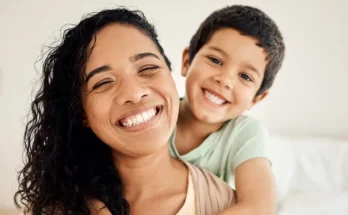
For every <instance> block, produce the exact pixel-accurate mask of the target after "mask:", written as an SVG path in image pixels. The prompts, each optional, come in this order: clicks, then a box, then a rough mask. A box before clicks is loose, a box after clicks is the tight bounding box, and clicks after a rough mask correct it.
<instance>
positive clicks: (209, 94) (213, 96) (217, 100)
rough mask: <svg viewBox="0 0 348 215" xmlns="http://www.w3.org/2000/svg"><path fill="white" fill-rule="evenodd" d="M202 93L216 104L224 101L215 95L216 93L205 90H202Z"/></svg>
mask: <svg viewBox="0 0 348 215" xmlns="http://www.w3.org/2000/svg"><path fill="white" fill-rule="evenodd" d="M204 95H205V96H206V97H207V98H208V99H209V100H210V101H212V102H213V103H215V104H217V105H222V104H223V103H225V102H226V101H225V100H223V99H221V98H219V97H217V96H216V95H214V94H212V93H210V92H208V91H207V90H204Z"/></svg>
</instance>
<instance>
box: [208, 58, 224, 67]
mask: <svg viewBox="0 0 348 215" xmlns="http://www.w3.org/2000/svg"><path fill="white" fill-rule="evenodd" d="M208 58H209V60H210V61H211V62H213V63H215V64H217V65H220V66H221V65H222V62H221V60H219V59H217V58H216V57H208Z"/></svg>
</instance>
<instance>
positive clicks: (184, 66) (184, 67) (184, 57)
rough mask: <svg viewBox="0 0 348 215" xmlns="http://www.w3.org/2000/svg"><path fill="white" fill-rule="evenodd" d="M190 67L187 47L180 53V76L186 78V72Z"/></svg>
mask: <svg viewBox="0 0 348 215" xmlns="http://www.w3.org/2000/svg"><path fill="white" fill-rule="evenodd" d="M189 67H190V52H189V47H186V48H185V49H184V51H183V52H182V65H181V75H182V76H184V77H186V75H187V71H188V69H189Z"/></svg>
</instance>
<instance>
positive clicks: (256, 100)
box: [248, 90, 269, 110]
mask: <svg viewBox="0 0 348 215" xmlns="http://www.w3.org/2000/svg"><path fill="white" fill-rule="evenodd" d="M268 94H269V91H268V90H266V91H265V92H263V93H262V94H261V95H258V96H255V98H254V99H253V101H252V102H251V103H250V105H249V108H248V110H251V108H252V107H254V105H256V104H257V103H259V102H260V101H262V100H264V99H265V98H266V97H267V96H268Z"/></svg>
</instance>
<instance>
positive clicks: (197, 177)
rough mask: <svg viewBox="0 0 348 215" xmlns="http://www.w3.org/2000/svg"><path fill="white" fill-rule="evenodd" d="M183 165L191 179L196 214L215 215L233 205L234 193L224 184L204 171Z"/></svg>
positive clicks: (188, 164) (189, 165)
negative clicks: (210, 213) (210, 214)
mask: <svg viewBox="0 0 348 215" xmlns="http://www.w3.org/2000/svg"><path fill="white" fill-rule="evenodd" d="M185 164H186V165H187V167H188V169H189V171H190V174H191V177H192V183H193V186H194V190H195V198H196V211H198V212H200V213H198V214H206V212H208V211H212V212H214V213H217V212H219V211H221V210H223V209H225V208H228V207H230V206H231V205H233V204H235V202H236V195H235V191H234V190H233V189H232V188H231V187H230V186H229V185H228V184H227V183H226V182H224V181H223V180H221V179H220V178H218V177H217V176H215V175H214V174H212V173H210V172H209V171H207V170H205V169H202V168H200V167H197V166H194V165H192V164H190V163H187V162H185Z"/></svg>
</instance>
